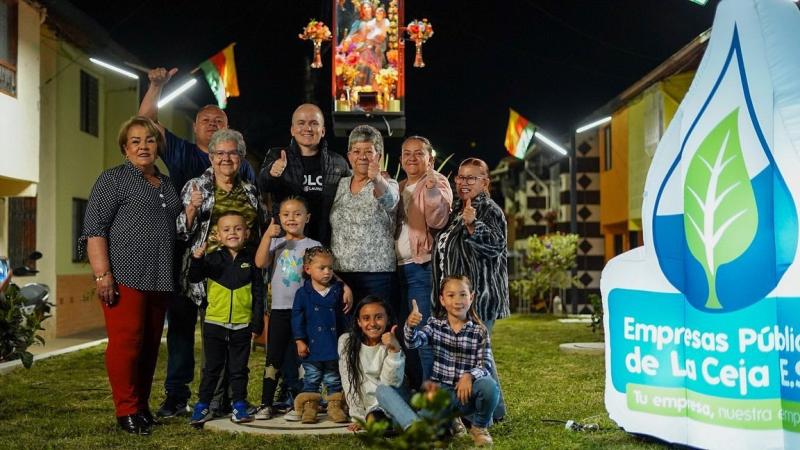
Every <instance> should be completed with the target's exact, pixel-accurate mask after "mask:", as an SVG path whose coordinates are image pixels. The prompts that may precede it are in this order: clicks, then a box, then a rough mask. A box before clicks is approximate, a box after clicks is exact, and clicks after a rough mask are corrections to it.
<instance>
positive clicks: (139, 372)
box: [103, 285, 169, 417]
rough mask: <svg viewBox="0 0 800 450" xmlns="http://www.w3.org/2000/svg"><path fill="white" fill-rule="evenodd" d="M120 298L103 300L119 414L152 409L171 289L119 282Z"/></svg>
mask: <svg viewBox="0 0 800 450" xmlns="http://www.w3.org/2000/svg"><path fill="white" fill-rule="evenodd" d="M117 288H118V289H119V301H118V302H117V303H116V304H115V305H114V306H107V305H105V304H103V315H104V316H105V319H106V332H107V333H108V347H106V369H107V370H108V381H109V382H110V383H111V395H112V396H113V397H114V407H115V409H116V414H117V417H121V416H128V415H131V414H136V413H137V412H139V411H143V410H149V409H150V408H149V405H148V400H149V399H150V388H151V387H152V385H153V373H154V372H155V370H156V360H157V358H158V348H159V345H160V344H161V333H162V331H163V330H164V314H165V313H166V310H167V302H168V300H169V293H166V292H149V291H140V290H138V289H133V288H129V287H127V286H123V285H118V286H117Z"/></svg>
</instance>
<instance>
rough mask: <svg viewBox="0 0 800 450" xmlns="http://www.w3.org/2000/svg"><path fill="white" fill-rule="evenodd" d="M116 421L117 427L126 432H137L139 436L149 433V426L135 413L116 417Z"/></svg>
mask: <svg viewBox="0 0 800 450" xmlns="http://www.w3.org/2000/svg"><path fill="white" fill-rule="evenodd" d="M117 423H118V424H119V427H120V428H122V430H123V431H125V432H127V433H130V434H138V435H140V436H147V435H149V434H150V427H149V426H147V425H145V424H144V423H142V421H141V418H140V417H139V416H138V415H137V414H131V415H130V416H122V417H117Z"/></svg>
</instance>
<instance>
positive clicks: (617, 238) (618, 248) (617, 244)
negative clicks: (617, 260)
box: [614, 234, 625, 256]
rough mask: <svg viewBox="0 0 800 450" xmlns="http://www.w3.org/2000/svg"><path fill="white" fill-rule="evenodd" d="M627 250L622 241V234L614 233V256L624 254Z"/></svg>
mask: <svg viewBox="0 0 800 450" xmlns="http://www.w3.org/2000/svg"><path fill="white" fill-rule="evenodd" d="M624 251H625V247H624V244H623V241H622V235H621V234H615V235H614V256H616V255H620V254H622V252H624Z"/></svg>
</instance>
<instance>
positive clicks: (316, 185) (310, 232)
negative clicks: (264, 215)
mask: <svg viewBox="0 0 800 450" xmlns="http://www.w3.org/2000/svg"><path fill="white" fill-rule="evenodd" d="M291 134H292V141H291V142H290V143H289V146H288V147H286V148H273V149H270V150H269V151H268V152H267V156H266V158H265V159H264V163H263V164H262V165H261V173H260V174H259V177H258V182H259V187H260V188H261V192H262V193H265V194H266V193H268V194H270V195H271V196H272V215H273V216H275V217H277V216H278V208H279V206H280V202H281V201H282V200H283V199H284V198H286V197H287V196H290V195H299V196H302V197H304V198H305V199H306V201H307V202H308V210H309V211H310V212H311V220H310V221H309V223H308V225H306V232H305V234H306V236H308V237H310V238H311V239H314V240H317V241H319V242H321V243H322V244H323V245H326V246H327V245H330V241H331V229H330V228H331V227H330V211H331V205H333V200H334V198H335V197H336V189H337V188H338V186H339V179H341V178H342V177H348V176H350V168H349V167H348V165H347V161H346V160H345V159H344V157H342V156H341V155H339V154H338V153H336V152H332V151H329V150H328V149H327V146H326V143H325V141H323V140H322V138H323V137H324V136H325V119H324V118H323V116H322V111H321V110H320V109H319V107H317V106H316V105H312V104H310V103H306V104H303V105H300V106H299V107H297V109H296V110H295V111H294V114H292V126H291Z"/></svg>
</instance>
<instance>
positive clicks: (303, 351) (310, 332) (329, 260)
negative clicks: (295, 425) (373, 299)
mask: <svg viewBox="0 0 800 450" xmlns="http://www.w3.org/2000/svg"><path fill="white" fill-rule="evenodd" d="M303 273H304V275H305V276H306V277H307V279H306V281H305V283H304V284H303V286H302V287H301V288H300V289H298V290H297V293H296V294H295V297H294V305H293V307H292V333H293V334H294V339H295V343H296V344H297V354H298V355H299V356H300V358H302V364H303V371H304V372H305V375H303V392H302V393H301V394H300V395H298V396H297V397H296V398H295V403H294V405H295V411H297V413H298V414H300V415H301V417H302V422H303V423H316V422H317V409H318V407H319V403H320V401H321V400H322V397H321V396H320V394H319V386H320V383H323V384H324V385H325V388H326V390H327V401H328V418H330V419H331V420H332V421H334V422H336V423H346V422H347V421H348V418H347V414H346V413H345V404H344V395H343V393H342V380H341V378H340V377H339V354H338V351H337V349H336V343H337V341H338V339H339V335H341V334H343V333H344V332H345V328H346V318H345V316H344V312H343V309H344V304H343V299H342V295H343V286H342V282H341V281H338V280H336V278H335V277H334V273H333V254H332V253H331V251H330V250H329V249H327V248H324V247H311V248H309V249H307V250H306V252H305V255H304V256H303Z"/></svg>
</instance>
